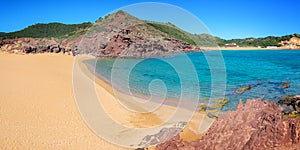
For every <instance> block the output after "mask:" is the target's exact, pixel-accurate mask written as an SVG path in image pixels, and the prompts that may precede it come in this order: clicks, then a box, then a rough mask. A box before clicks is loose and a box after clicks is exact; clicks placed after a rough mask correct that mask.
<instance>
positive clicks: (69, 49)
mask: <svg viewBox="0 0 300 150" xmlns="http://www.w3.org/2000/svg"><path fill="white" fill-rule="evenodd" d="M81 38H82V37H81V36H80V37H78V38H76V39H74V40H72V41H67V40H66V39H65V40H59V39H56V38H49V39H48V38H17V39H5V40H2V41H0V51H2V52H7V53H17V54H34V53H67V54H70V55H73V54H74V52H75V51H76V50H77V48H78V43H79V42H80V40H81Z"/></svg>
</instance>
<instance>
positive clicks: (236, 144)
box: [156, 99, 300, 150]
mask: <svg viewBox="0 0 300 150" xmlns="http://www.w3.org/2000/svg"><path fill="white" fill-rule="evenodd" d="M299 147H300V119H299V118H293V117H287V116H284V114H283V113H282V109H281V108H280V107H279V106H278V105H277V104H275V103H272V102H268V101H262V100H260V99H257V100H247V101H246V103H245V104H242V102H241V101H240V102H239V105H238V107H237V109H236V110H235V111H231V112H228V113H227V114H226V115H224V116H223V117H221V118H219V119H218V120H217V121H215V122H214V123H213V124H212V126H211V127H210V128H209V130H208V132H207V133H206V134H204V135H203V136H202V137H201V139H199V140H196V141H193V142H185V141H182V140H181V139H180V136H179V135H178V136H176V137H174V138H173V139H172V140H169V141H167V142H165V143H162V144H160V145H157V147H156V149H158V150H166V149H168V150H169V149H298V148H299Z"/></svg>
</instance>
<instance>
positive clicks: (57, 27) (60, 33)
mask: <svg viewBox="0 0 300 150" xmlns="http://www.w3.org/2000/svg"><path fill="white" fill-rule="evenodd" d="M91 26H92V23H90V22H85V23H82V24H62V23H48V24H42V23H38V24H35V25H31V26H29V27H27V28H25V29H23V30H20V31H16V32H10V33H0V37H2V38H4V39H13V38H21V37H31V38H50V37H54V38H67V37H68V36H72V35H76V34H84V31H86V29H88V28H89V27H91Z"/></svg>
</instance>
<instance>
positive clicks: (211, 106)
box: [198, 98, 228, 118]
mask: <svg viewBox="0 0 300 150" xmlns="http://www.w3.org/2000/svg"><path fill="white" fill-rule="evenodd" d="M227 103H228V99H227V98H219V99H214V100H211V101H209V99H204V100H203V103H202V104H199V105H198V111H200V112H203V113H207V116H208V117H209V118H218V115H217V114H215V113H217V112H219V110H220V109H221V108H222V107H223V106H224V105H225V104H227Z"/></svg>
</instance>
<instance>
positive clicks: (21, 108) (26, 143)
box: [0, 53, 204, 149]
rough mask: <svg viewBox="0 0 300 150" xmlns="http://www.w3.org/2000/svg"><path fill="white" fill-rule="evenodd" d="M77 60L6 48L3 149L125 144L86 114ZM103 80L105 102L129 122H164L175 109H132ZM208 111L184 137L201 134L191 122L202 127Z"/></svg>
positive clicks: (0, 124)
mask: <svg viewBox="0 0 300 150" xmlns="http://www.w3.org/2000/svg"><path fill="white" fill-rule="evenodd" d="M73 60H74V57H72V56H68V55H62V54H36V55H15V54H5V53H0V67H1V73H0V83H1V84H0V120H1V121H0V133H1V134H0V149H6V148H9V149H10V148H17V149H28V148H32V149H58V148H59V149H87V148H89V149H124V148H121V147H119V146H116V145H113V144H111V143H109V142H107V141H105V140H103V139H101V138H99V137H98V136H97V135H95V134H94V133H93V132H92V131H91V130H90V129H89V128H88V127H87V125H86V124H85V123H84V121H83V119H82V118H81V116H80V113H79V112H78V109H77V106H76V103H75V101H74V97H73V92H72V65H73ZM97 83H98V84H99V85H100V86H99V87H97V88H96V91H97V93H100V94H101V96H104V97H105V98H104V99H103V100H102V101H101V103H102V104H103V105H105V108H106V109H107V111H108V112H109V115H111V116H112V118H114V119H116V120H117V121H118V122H121V123H122V124H124V125H128V126H134V127H148V126H152V125H158V124H161V122H162V119H161V118H163V117H165V118H167V117H169V115H170V114H171V112H172V111H174V110H175V108H174V107H172V106H167V105H164V106H162V107H160V109H158V111H157V113H156V114H152V113H146V114H137V113H132V112H129V111H128V110H126V109H124V108H122V106H121V105H120V104H119V103H118V102H117V101H115V98H114V96H113V93H111V87H110V86H109V85H108V84H107V83H105V82H103V81H101V80H98V81H97ZM120 114H122V115H120ZM157 114H160V117H157ZM203 116H204V115H203V114H200V113H196V115H195V116H194V120H192V121H191V124H190V125H189V126H188V127H187V128H185V130H184V132H183V133H182V135H183V137H184V140H187V141H190V140H193V139H196V138H199V135H196V134H194V133H193V132H192V130H190V127H193V126H196V127H194V128H197V124H198V122H199V121H200V120H201V119H202V118H203Z"/></svg>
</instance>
